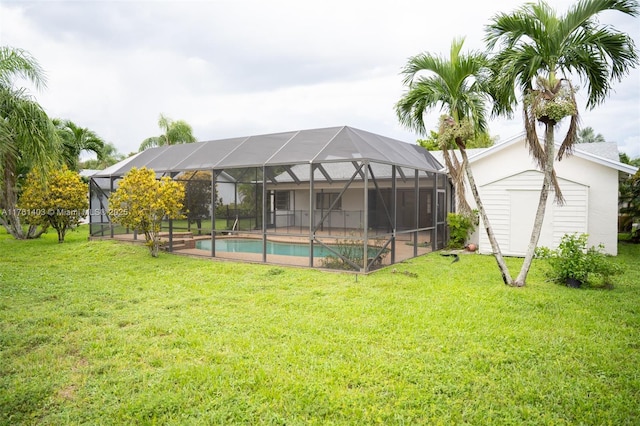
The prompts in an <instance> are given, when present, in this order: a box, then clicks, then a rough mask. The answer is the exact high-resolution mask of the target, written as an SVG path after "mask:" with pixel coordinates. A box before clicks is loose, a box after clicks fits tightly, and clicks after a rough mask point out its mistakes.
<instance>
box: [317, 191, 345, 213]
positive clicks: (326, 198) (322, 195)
mask: <svg viewBox="0 0 640 426" xmlns="http://www.w3.org/2000/svg"><path fill="white" fill-rule="evenodd" d="M339 195H340V194H339V193H337V192H319V193H317V194H316V210H329V207H331V205H332V204H333V202H334V201H336V200H338V202H337V203H336V205H335V206H334V207H333V209H334V210H342V198H338V196H339Z"/></svg>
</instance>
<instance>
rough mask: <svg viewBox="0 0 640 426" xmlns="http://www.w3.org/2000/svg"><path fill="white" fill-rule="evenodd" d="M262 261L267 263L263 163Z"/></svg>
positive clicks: (265, 183) (265, 173) (264, 168)
mask: <svg viewBox="0 0 640 426" xmlns="http://www.w3.org/2000/svg"><path fill="white" fill-rule="evenodd" d="M256 181H257V180H256ZM262 262H263V263H267V166H264V165H263V166H262Z"/></svg>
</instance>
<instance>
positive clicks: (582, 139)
mask: <svg viewBox="0 0 640 426" xmlns="http://www.w3.org/2000/svg"><path fill="white" fill-rule="evenodd" d="M576 142H578V143H594V142H606V140H605V138H604V136H602V134H601V133H597V134H596V132H595V130H593V128H592V127H585V128H584V129H580V130H578V140H577V141H576Z"/></svg>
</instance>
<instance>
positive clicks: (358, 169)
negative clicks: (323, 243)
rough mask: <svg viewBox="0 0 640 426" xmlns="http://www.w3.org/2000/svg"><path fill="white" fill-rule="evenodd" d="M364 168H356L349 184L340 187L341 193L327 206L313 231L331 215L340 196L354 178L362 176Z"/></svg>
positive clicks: (361, 165)
mask: <svg viewBox="0 0 640 426" xmlns="http://www.w3.org/2000/svg"><path fill="white" fill-rule="evenodd" d="M354 165H357V163H355V164H354ZM363 166H364V163H363V164H360V166H359V167H357V168H356V171H355V172H354V173H353V175H352V176H351V179H349V182H347V183H346V184H345V185H344V186H343V187H342V191H340V193H339V194H338V196H337V197H336V199H335V200H333V203H331V205H330V206H329V209H328V210H327V212H326V213H323V214H322V216H321V219H320V224H319V225H318V226H317V227H314V231H317V230H318V228H319V227H320V226H322V224H323V223H324V221H325V219H326V218H327V217H328V216H329V215H330V214H331V212H332V211H333V209H334V208H335V206H336V205H337V204H338V200H340V198H342V196H343V195H344V193H345V192H346V191H347V189H349V187H350V186H351V184H352V183H353V181H354V180H355V179H356V177H357V176H358V175H359V174H360V175H362V167H363ZM311 180H312V181H313V178H311Z"/></svg>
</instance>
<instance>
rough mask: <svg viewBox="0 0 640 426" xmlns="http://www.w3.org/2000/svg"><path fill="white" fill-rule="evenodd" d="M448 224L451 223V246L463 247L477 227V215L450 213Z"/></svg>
mask: <svg viewBox="0 0 640 426" xmlns="http://www.w3.org/2000/svg"><path fill="white" fill-rule="evenodd" d="M447 225H449V247H451V248H463V247H464V244H465V242H466V241H467V239H468V238H469V235H471V233H472V232H473V231H474V230H475V229H476V225H477V215H476V213H475V212H474V213H472V214H471V215H464V214H460V213H448V214H447Z"/></svg>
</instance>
